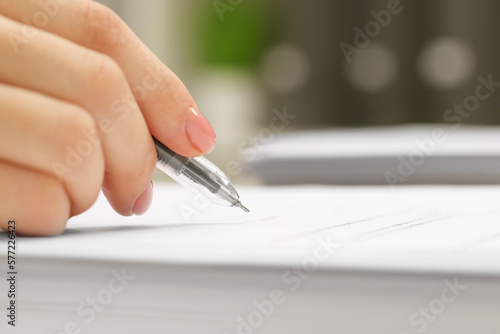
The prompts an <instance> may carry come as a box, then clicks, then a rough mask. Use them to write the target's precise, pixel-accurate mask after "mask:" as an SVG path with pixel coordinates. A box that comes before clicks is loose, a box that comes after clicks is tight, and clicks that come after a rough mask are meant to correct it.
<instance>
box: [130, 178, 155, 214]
mask: <svg viewBox="0 0 500 334" xmlns="http://www.w3.org/2000/svg"><path fill="white" fill-rule="evenodd" d="M152 200H153V181H150V182H149V184H148V187H147V188H146V190H144V191H143V192H142V194H141V195H140V196H139V197H138V198H137V199H136V200H135V203H134V208H133V209H132V212H133V213H134V215H138V216H139V215H143V214H145V213H146V211H148V209H149V207H150V206H151V202H152Z"/></svg>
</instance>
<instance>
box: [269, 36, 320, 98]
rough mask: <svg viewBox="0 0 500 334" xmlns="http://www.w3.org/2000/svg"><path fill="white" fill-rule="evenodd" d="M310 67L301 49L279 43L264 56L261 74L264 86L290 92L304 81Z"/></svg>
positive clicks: (283, 92)
mask: <svg viewBox="0 0 500 334" xmlns="http://www.w3.org/2000/svg"><path fill="white" fill-rule="evenodd" d="M310 69H311V65H310V60H309V58H308V57H307V55H306V54H305V53H304V52H303V51H302V50H301V49H299V48H297V47H295V46H293V45H290V44H280V45H277V46H275V47H273V48H272V49H271V50H270V51H269V53H268V54H267V55H266V56H265V58H264V61H263V64H262V75H263V79H264V83H265V84H266V86H267V87H268V88H269V89H271V90H272V91H274V92H275V93H278V94H291V93H293V92H295V91H297V90H298V89H300V88H301V87H302V86H303V85H304V84H305V83H306V81H307V79H308V78H309V74H310Z"/></svg>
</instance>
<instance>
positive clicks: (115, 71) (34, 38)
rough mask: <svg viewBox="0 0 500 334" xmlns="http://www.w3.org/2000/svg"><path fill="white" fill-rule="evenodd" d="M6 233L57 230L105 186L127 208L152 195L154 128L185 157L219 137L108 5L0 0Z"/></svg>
mask: <svg viewBox="0 0 500 334" xmlns="http://www.w3.org/2000/svg"><path fill="white" fill-rule="evenodd" d="M0 36H1V38H0V55H1V59H2V62H1V64H0V228H2V229H3V230H6V229H7V222H8V220H11V219H15V220H16V222H17V224H16V227H17V232H18V233H22V234H25V235H53V234H58V233H60V232H62V231H63V230H64V227H65V224H66V221H67V220H68V219H69V218H70V217H72V216H74V215H78V214H80V213H82V212H83V211H85V210H87V209H88V208H89V207H90V206H91V205H92V204H93V203H94V201H95V200H96V198H97V195H98V193H99V189H101V188H102V190H103V192H104V194H105V195H106V197H107V199H108V201H109V202H110V204H111V205H112V206H113V208H114V209H115V210H116V211H117V212H118V213H120V214H122V215H131V214H134V213H135V214H141V213H144V212H145V211H146V210H147V208H148V206H149V203H150V201H151V196H152V183H151V177H152V174H153V170H154V168H155V163H156V151H155V148H154V145H153V141H152V138H151V135H153V136H155V137H156V138H157V139H158V140H160V141H161V142H163V143H164V144H166V145H167V146H168V147H170V148H171V149H172V150H174V151H176V152H177V153H179V154H182V155H185V156H198V155H202V154H205V153H208V152H210V151H211V150H212V148H213V146H214V143H215V134H214V132H213V129H212V127H211V126H210V124H209V123H208V121H207V120H206V119H205V118H204V117H203V116H202V115H201V114H200V113H199V111H198V109H197V106H196V104H195V102H194V101H193V99H192V97H191V96H190V94H189V93H188V91H187V89H186V88H185V86H184V85H183V84H182V82H181V81H180V80H179V79H178V78H177V77H176V76H175V74H174V73H172V72H171V71H170V70H169V69H168V68H167V67H166V66H165V65H163V64H162V63H161V62H160V61H159V60H158V59H157V58H156V57H155V56H154V54H153V53H152V52H151V51H150V50H149V49H148V48H147V47H146V46H145V45H144V44H143V43H141V41H140V40H139V39H138V38H137V37H136V36H135V35H134V34H133V32H132V31H131V30H130V28H129V27H127V26H126V24H125V23H123V21H122V20H121V19H120V18H119V17H118V16H117V15H116V14H115V13H113V12H112V11H111V10H110V9H108V8H106V7H105V6H103V5H101V4H98V3H96V2H93V1H89V0H71V1H70V0H45V1H39V0H22V1H20V0H0Z"/></svg>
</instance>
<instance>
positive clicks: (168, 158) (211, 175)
mask: <svg viewBox="0 0 500 334" xmlns="http://www.w3.org/2000/svg"><path fill="white" fill-rule="evenodd" d="M154 141H155V146H156V151H157V154H158V158H157V164H156V166H157V167H158V168H159V169H160V170H161V171H163V172H164V173H165V174H167V175H168V176H170V177H171V178H172V179H174V180H175V181H177V182H178V183H179V184H181V185H182V186H184V187H186V188H187V189H190V190H191V191H193V192H194V193H196V194H199V195H202V196H204V197H205V198H207V199H208V200H209V201H211V202H213V203H217V204H221V205H229V206H233V205H235V204H236V203H238V202H239V195H238V193H237V191H236V189H235V188H234V187H233V185H232V184H231V182H230V181H229V179H228V178H227V177H226V175H225V174H224V173H223V172H222V171H221V170H220V169H219V168H217V167H216V166H215V165H214V164H212V163H211V162H210V161H208V160H207V159H205V158H203V157H197V158H188V157H184V156H182V155H179V154H177V153H175V152H173V151H172V150H170V149H169V148H168V147H166V146H165V145H163V144H162V143H160V142H159V141H158V140H157V139H155V138H154Z"/></svg>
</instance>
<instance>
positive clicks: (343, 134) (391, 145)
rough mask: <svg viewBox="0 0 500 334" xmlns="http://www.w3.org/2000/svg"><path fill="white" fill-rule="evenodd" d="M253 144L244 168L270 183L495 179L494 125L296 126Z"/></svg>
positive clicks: (498, 139)
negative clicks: (318, 128)
mask: <svg viewBox="0 0 500 334" xmlns="http://www.w3.org/2000/svg"><path fill="white" fill-rule="evenodd" d="M254 150H256V155H254V154H252V155H250V154H248V157H250V158H251V159H250V160H247V161H246V164H245V168H246V171H247V172H248V173H250V174H253V175H255V176H257V177H259V178H260V179H262V180H263V181H264V182H265V183H266V184H273V185H280V184H311V183H314V184H390V185H400V184H492V183H495V184H499V183H500V173H499V172H498V171H500V128H498V127H479V126H474V127H473V126H461V127H458V128H453V127H452V126H449V125H442V124H436V125H406V126H394V127H373V128H354V129H332V130H327V131H315V132H299V133H290V134H283V135H279V136H276V137H275V138H274V140H273V141H271V142H270V143H265V144H263V145H261V146H259V147H257V148H254ZM253 153H255V152H253Z"/></svg>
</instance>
